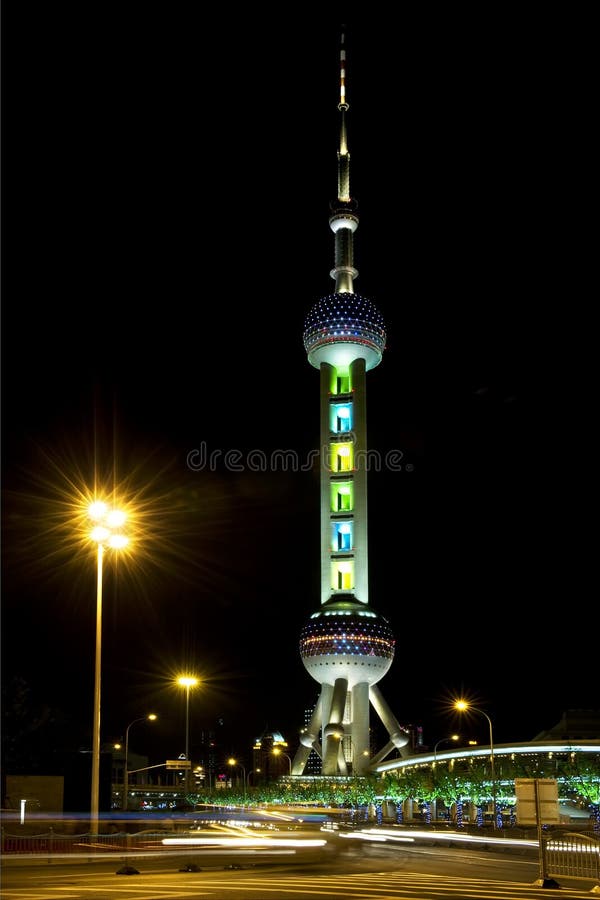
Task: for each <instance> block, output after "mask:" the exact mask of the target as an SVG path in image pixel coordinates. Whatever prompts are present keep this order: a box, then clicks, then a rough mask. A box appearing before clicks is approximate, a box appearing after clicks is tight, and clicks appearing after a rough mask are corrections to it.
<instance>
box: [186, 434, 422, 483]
mask: <svg viewBox="0 0 600 900" xmlns="http://www.w3.org/2000/svg"><path fill="white" fill-rule="evenodd" d="M348 446H349V444H348ZM403 458H404V453H403V452H402V450H387V451H386V452H385V453H380V451H379V450H355V451H354V454H353V458H352V466H351V468H344V467H342V468H340V456H339V454H338V451H337V450H332V449H331V447H329V446H327V447H323V448H322V452H321V453H320V452H319V450H309V451H307V452H306V453H304V454H300V453H298V451H296V450H271V451H270V452H267V451H266V450H258V449H253V450H247V451H243V450H238V449H236V448H234V447H230V448H229V449H228V450H223V449H218V448H215V449H214V450H210V449H209V447H208V445H207V443H206V441H201V442H200V445H199V447H196V448H194V449H193V450H190V451H189V452H188V454H187V457H186V462H187V466H188V468H189V469H191V470H192V472H203V471H209V472H216V471H217V470H218V469H221V468H223V469H226V470H227V471H228V472H310V471H311V470H312V469H313V468H314V467H315V463H317V462H318V461H319V459H320V460H321V464H322V465H323V466H324V468H325V470H326V471H327V472H333V473H334V474H336V475H344V474H345V473H347V474H348V475H351V474H352V473H353V472H357V471H358V472H382V471H385V472H402V471H405V472H412V471H413V470H414V466H413V464H412V463H403V462H402V460H403Z"/></svg>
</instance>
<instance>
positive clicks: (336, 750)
mask: <svg viewBox="0 0 600 900" xmlns="http://www.w3.org/2000/svg"><path fill="white" fill-rule="evenodd" d="M345 76H346V50H345V37H344V34H343V33H342V38H341V48H340V100H339V104H338V110H339V114H340V137H339V149H338V153H337V157H338V188H337V198H336V200H335V201H333V203H331V213H330V217H329V225H330V227H331V230H332V231H333V233H334V236H335V267H334V268H333V269H332V270H331V272H330V275H331V277H332V278H333V279H334V280H335V292H334V293H332V294H329V295H328V296H327V297H323V298H322V299H321V300H318V301H317V303H316V304H315V305H314V306H313V308H312V309H311V311H310V312H309V314H308V316H307V318H306V323H305V330H304V346H305V349H306V352H307V354H308V361H309V363H310V364H311V365H312V366H314V367H315V368H316V369H319V372H320V376H321V388H320V396H321V417H320V418H321V424H320V441H321V442H320V447H321V459H320V463H321V466H320V468H321V606H320V608H319V609H318V610H317V612H315V613H313V614H312V616H311V617H310V619H309V621H308V623H307V624H306V625H305V627H304V628H303V630H302V634H301V637H300V655H301V657H302V661H303V663H304V666H305V667H306V669H307V670H308V672H309V674H310V675H311V676H312V677H313V678H314V679H315V680H316V681H318V683H319V684H320V686H321V691H320V695H319V699H318V702H317V704H316V706H315V709H314V712H313V714H312V717H311V721H310V724H309V725H308V727H307V728H306V729H305V730H304V731H302V733H301V735H300V747H299V749H298V751H297V753H296V755H295V757H294V761H293V765H292V774H293V775H302V774H303V772H304V768H305V766H306V763H307V761H308V757H309V755H310V753H311V750H314V751H315V753H316V754H317V755H318V756H319V757H320V759H321V773H322V775H326V776H347V775H354V776H357V775H366V774H367V773H368V772H369V771H371V770H373V769H374V768H375V766H376V765H377V764H378V763H379V762H381V760H383V759H384V758H385V757H386V756H387V755H388V754H389V753H390V752H391V751H392V750H393V749H394V748H397V749H399V750H400V751H401V752H402V748H404V747H405V746H406V744H407V743H408V734H407V732H406V731H405V729H403V728H402V727H401V726H400V725H399V724H398V721H397V719H396V718H395V716H394V715H393V713H392V711H391V710H390V708H389V706H388V705H387V703H386V702H385V700H384V698H383V696H382V694H381V692H380V691H379V688H378V687H377V683H378V682H379V681H380V680H381V679H382V678H383V676H384V675H385V674H386V672H387V671H388V670H389V668H390V666H391V664H392V660H393V658H394V644H395V639H394V635H393V633H392V630H391V628H390V626H389V624H388V622H387V621H386V619H384V618H383V616H381V615H379V614H378V613H377V612H375V610H374V609H372V608H371V607H370V606H369V586H368V556H367V459H368V457H367V439H366V438H367V433H366V432H367V428H366V373H367V372H368V371H369V370H370V369H373V368H375V366H377V365H379V363H380V362H381V357H382V354H383V349H384V346H385V329H384V323H383V317H382V315H381V313H380V312H379V310H378V309H377V308H376V307H375V305H374V304H373V303H372V302H371V300H368V299H367V298H366V297H362V296H361V295H360V294H356V293H355V292H354V279H356V278H357V277H358V272H357V270H356V269H355V268H354V260H353V236H354V232H355V231H356V229H357V227H358V216H357V213H356V202H355V201H354V200H353V199H352V198H351V195H350V153H349V151H348V140H347V132H346V115H347V113H348V109H349V106H348V103H347V101H346V86H345ZM371 706H372V707H373V708H374V710H375V711H376V713H377V714H378V716H379V718H380V719H381V721H382V723H383V725H384V726H385V729H386V730H387V732H388V735H389V741H388V742H387V743H386V744H385V746H383V747H382V748H381V750H379V752H377V753H375V754H374V755H371V753H372V751H371V742H370V729H369V713H370V707H371Z"/></svg>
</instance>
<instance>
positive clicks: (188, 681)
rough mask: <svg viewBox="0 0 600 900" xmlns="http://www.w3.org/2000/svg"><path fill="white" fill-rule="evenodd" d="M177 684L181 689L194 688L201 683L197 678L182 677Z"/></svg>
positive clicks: (191, 676)
mask: <svg viewBox="0 0 600 900" xmlns="http://www.w3.org/2000/svg"><path fill="white" fill-rule="evenodd" d="M177 684H178V685H179V687H185V688H193V687H196V685H197V684H199V681H198V679H197V678H194V676H193V675H180V676H179V678H178V679H177Z"/></svg>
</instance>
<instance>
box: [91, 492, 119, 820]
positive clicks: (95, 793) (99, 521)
mask: <svg viewBox="0 0 600 900" xmlns="http://www.w3.org/2000/svg"><path fill="white" fill-rule="evenodd" d="M87 515H88V520H89V523H91V525H92V530H91V531H90V532H89V533H88V537H89V539H90V540H92V541H93V542H94V543H95V544H96V546H97V563H96V662H95V667H94V724H93V733H92V793H91V799H90V832H91V833H92V834H98V814H99V808H100V686H101V673H102V564H103V561H104V551H105V549H106V548H110V549H112V550H121V549H123V547H126V546H127V544H128V543H129V539H128V537H127V536H126V535H125V534H123V533H122V530H121V529H122V528H123V525H124V524H125V521H126V519H127V515H126V513H124V512H123V510H120V509H115V508H111V507H110V506H109V505H108V504H107V503H105V502H104V501H103V500H95V501H94V502H93V503H91V504H90V505H89V507H88V510H87ZM88 527H89V524H88Z"/></svg>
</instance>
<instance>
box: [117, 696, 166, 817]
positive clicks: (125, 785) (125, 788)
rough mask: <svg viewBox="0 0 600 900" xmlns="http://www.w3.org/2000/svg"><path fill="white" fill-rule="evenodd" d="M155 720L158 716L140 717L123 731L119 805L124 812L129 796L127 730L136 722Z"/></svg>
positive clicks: (152, 714) (153, 714)
mask: <svg viewBox="0 0 600 900" xmlns="http://www.w3.org/2000/svg"><path fill="white" fill-rule="evenodd" d="M157 718H158V716H157V715H156V714H155V713H150V714H149V715H147V716H141V717H140V718H139V719H134V720H133V722H130V723H129V725H128V726H127V728H126V729H125V771H124V772H123V803H122V804H121V808H122V809H124V810H126V809H127V800H128V795H129V729H130V728H131V726H132V725H135V723H136V722H155V721H156V719H157Z"/></svg>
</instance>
